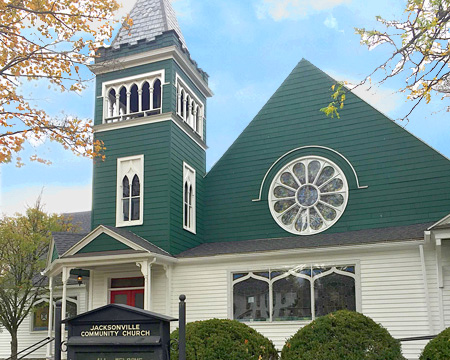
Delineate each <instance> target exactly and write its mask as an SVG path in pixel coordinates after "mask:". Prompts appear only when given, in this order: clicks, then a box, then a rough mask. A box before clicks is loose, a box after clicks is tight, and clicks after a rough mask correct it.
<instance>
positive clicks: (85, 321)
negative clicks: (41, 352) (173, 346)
mask: <svg viewBox="0 0 450 360" xmlns="http://www.w3.org/2000/svg"><path fill="white" fill-rule="evenodd" d="M174 320H176V319H174V318H171V317H168V316H165V315H160V314H156V313H153V312H150V311H146V310H141V309H138V308H135V307H131V306H127V305H120V304H110V305H106V306H103V307H101V308H98V309H95V310H92V311H89V312H87V313H84V314H81V315H78V316H75V317H73V318H70V319H66V320H64V321H63V323H65V324H67V328H68V339H67V353H68V356H67V359H68V360H169V353H170V322H171V321H174Z"/></svg>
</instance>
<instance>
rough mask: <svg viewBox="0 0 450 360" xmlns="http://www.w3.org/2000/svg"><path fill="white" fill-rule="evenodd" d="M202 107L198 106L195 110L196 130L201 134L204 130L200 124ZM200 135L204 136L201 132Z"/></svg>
mask: <svg viewBox="0 0 450 360" xmlns="http://www.w3.org/2000/svg"><path fill="white" fill-rule="evenodd" d="M200 119H201V117H200V107H199V106H197V108H196V110H195V131H197V132H198V133H199V134H200V132H201V131H202V130H201V124H200ZM200 136H203V134H200Z"/></svg>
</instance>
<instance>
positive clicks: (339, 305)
mask: <svg viewBox="0 0 450 360" xmlns="http://www.w3.org/2000/svg"><path fill="white" fill-rule="evenodd" d="M232 284H233V318H234V319H235V320H241V321H300V320H314V319H315V318H316V317H318V316H322V315H326V314H328V313H330V312H334V311H337V310H341V309H348V310H357V309H356V307H357V306H356V303H357V302H356V273H355V266H354V265H345V266H306V265H300V266H297V267H295V268H293V269H288V270H274V269H269V270H267V271H259V272H257V271H251V272H243V273H242V272H241V273H233V274H232Z"/></svg>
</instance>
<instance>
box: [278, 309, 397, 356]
mask: <svg viewBox="0 0 450 360" xmlns="http://www.w3.org/2000/svg"><path fill="white" fill-rule="evenodd" d="M281 359H282V360H342V359H345V360H404V359H405V358H404V357H403V356H402V353H401V348H400V343H399V341H397V340H395V339H394V338H393V337H392V336H391V335H390V334H389V332H388V331H387V330H386V329H385V328H383V327H382V326H381V325H379V324H377V323H375V322H374V321H373V320H372V319H370V318H369V317H367V316H364V315H362V314H360V313H357V312H354V311H348V310H340V311H337V312H335V313H331V314H328V315H326V316H322V317H320V318H318V319H316V320H315V321H313V322H311V323H310V324H309V325H307V326H305V327H303V328H302V329H300V330H299V331H298V332H297V333H296V334H294V335H293V336H292V337H291V338H290V339H288V340H287V342H286V344H285V345H284V347H283V350H282V352H281Z"/></svg>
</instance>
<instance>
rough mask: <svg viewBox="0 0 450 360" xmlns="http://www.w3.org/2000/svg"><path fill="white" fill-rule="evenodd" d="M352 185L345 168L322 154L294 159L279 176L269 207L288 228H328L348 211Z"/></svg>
mask: <svg viewBox="0 0 450 360" xmlns="http://www.w3.org/2000/svg"><path fill="white" fill-rule="evenodd" d="M347 200H348V185H347V180H346V178H345V176H344V173H343V171H342V170H341V169H340V168H339V167H338V166H337V165H336V164H335V163H333V162H331V161H330V160H327V159H325V158H322V157H318V156H314V157H303V158H300V159H297V160H294V161H292V162H291V163H289V164H288V165H286V166H285V167H284V168H283V169H281V170H280V171H279V172H278V174H277V175H276V176H275V178H274V180H273V182H272V185H271V187H270V191H269V207H270V212H271V213H272V216H273V218H274V219H275V221H276V222H277V223H278V225H280V226H281V227H282V228H283V229H285V230H286V231H289V232H291V233H293V234H297V235H311V234H316V233H319V232H321V231H324V230H326V229H328V228H329V227H330V226H332V225H333V224H334V223H335V222H336V221H338V219H339V218H340V217H341V215H342V214H343V212H344V209H345V207H346V205H347Z"/></svg>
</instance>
